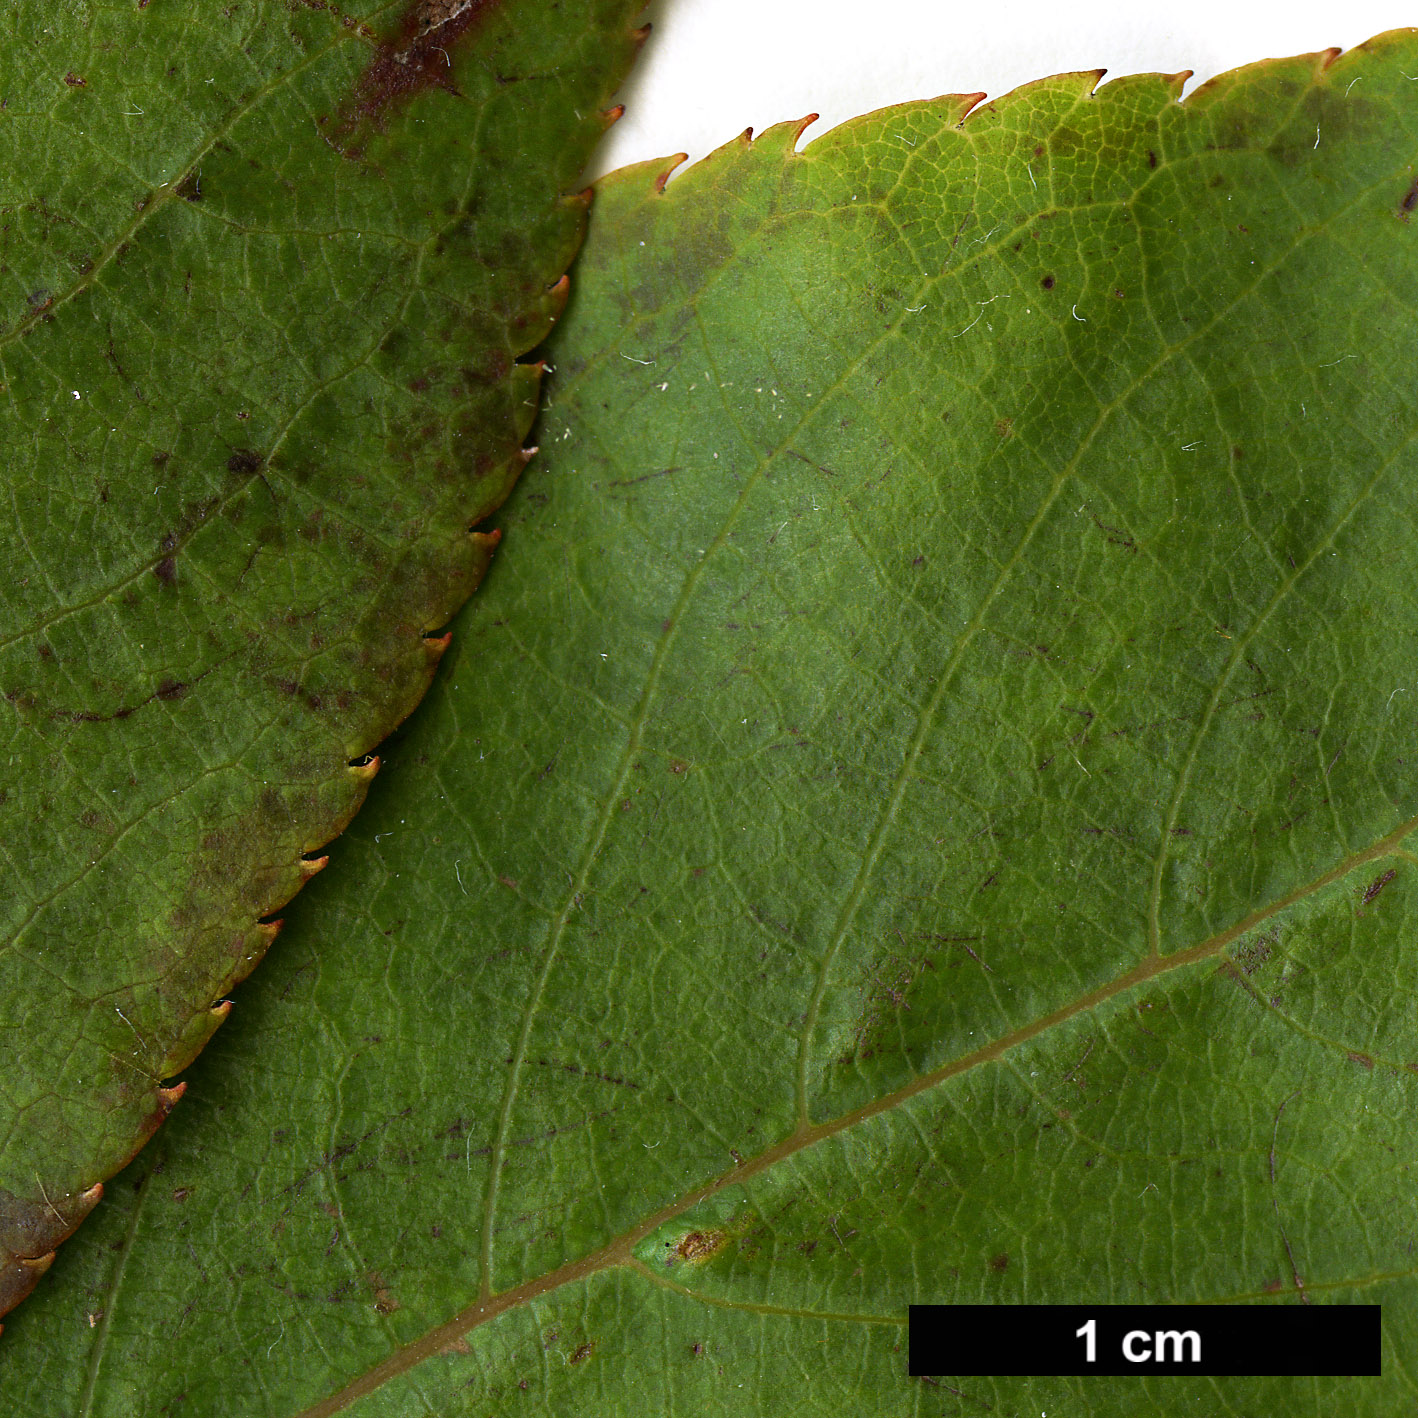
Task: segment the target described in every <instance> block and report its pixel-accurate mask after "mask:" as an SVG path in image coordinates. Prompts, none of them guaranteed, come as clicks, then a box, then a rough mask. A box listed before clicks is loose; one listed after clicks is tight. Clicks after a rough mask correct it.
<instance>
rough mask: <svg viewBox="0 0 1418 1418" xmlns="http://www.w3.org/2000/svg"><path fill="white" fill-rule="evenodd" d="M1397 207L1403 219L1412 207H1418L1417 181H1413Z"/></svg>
mask: <svg viewBox="0 0 1418 1418" xmlns="http://www.w3.org/2000/svg"><path fill="white" fill-rule="evenodd" d="M1398 206H1399V210H1400V211H1402V213H1403V214H1404V216H1405V217H1407V215H1408V213H1409V212H1411V211H1412V210H1413V209H1414V207H1418V179H1415V180H1414V183H1413V185H1412V186H1411V187H1410V188H1409V189H1408V191H1407V192H1405V193H1404V194H1403V201H1401V202H1400V203H1399V204H1398Z"/></svg>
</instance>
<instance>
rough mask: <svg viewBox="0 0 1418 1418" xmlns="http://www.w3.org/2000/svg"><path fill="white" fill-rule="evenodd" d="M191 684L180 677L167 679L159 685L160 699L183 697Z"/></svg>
mask: <svg viewBox="0 0 1418 1418" xmlns="http://www.w3.org/2000/svg"><path fill="white" fill-rule="evenodd" d="M188 688H189V686H188V685H186V684H184V683H183V682H182V681H181V680H180V679H165V680H163V682H162V683H161V684H160V685H158V698H159V699H181V698H182V696H183V695H184V694H186V693H187V690H188Z"/></svg>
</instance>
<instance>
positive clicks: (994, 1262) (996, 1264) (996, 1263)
mask: <svg viewBox="0 0 1418 1418" xmlns="http://www.w3.org/2000/svg"><path fill="white" fill-rule="evenodd" d="M990 1269H991V1270H993V1271H994V1272H995V1273H996V1274H999V1272H1000V1271H1003V1270H1008V1269H1009V1257H1008V1256H1007V1255H1006V1254H1005V1253H1004V1252H1003V1251H1001V1252H1000V1253H999V1255H997V1256H992V1257H991V1259H990Z"/></svg>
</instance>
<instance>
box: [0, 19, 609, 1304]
mask: <svg viewBox="0 0 1418 1418" xmlns="http://www.w3.org/2000/svg"><path fill="white" fill-rule="evenodd" d="M632 11H633V6H632V5H630V4H627V3H624V0H585V3H581V2H580V0H576V2H575V3H565V4H557V3H551V2H550V0H502V3H497V0H459V2H458V3H453V0H414V3H410V4H408V5H406V6H390V5H387V4H384V5H377V4H369V3H366V4H362V5H359V4H357V5H354V6H352V7H350V8H348V9H341V8H340V7H338V6H333V5H327V4H324V3H318V4H317V3H292V4H285V3H277V0H240V3H236V4H232V5H228V6H226V7H219V6H206V7H200V13H199V12H198V10H196V9H194V8H193V7H192V6H188V5H183V4H175V3H172V0H155V3H151V4H149V3H148V0H143V3H141V4H137V5H135V4H133V3H123V4H117V3H99V4H92V5H83V6H61V7H58V8H56V7H55V6H53V5H48V4H39V3H29V0H26V3H22V4H18V5H11V6H9V7H7V10H6V14H5V16H4V18H3V19H0V55H3V58H0V89H3V94H4V106H3V110H0V173H3V174H4V176H3V177H0V211H3V213H4V216H3V220H0V394H3V398H0V442H3V446H4V449H5V472H4V486H5V494H6V495H5V502H6V507H7V512H6V515H5V517H4V521H3V526H0V560H3V563H4V565H5V567H6V576H5V578H4V581H3V585H0V696H3V697H2V698H0V744H2V745H3V752H4V758H3V760H0V761H3V762H4V763H5V764H6V765H7V766H6V768H5V770H4V774H3V778H0V869H3V872H4V877H5V883H6V885H5V890H4V891H3V893H0V1054H3V1058H4V1063H5V1067H4V1073H3V1081H0V1312H3V1311H4V1310H5V1309H7V1308H8V1307H9V1306H10V1305H11V1304H13V1303H15V1302H16V1300H18V1299H19V1298H21V1297H23V1295H24V1294H25V1293H26V1292H27V1291H28V1289H29V1288H30V1287H31V1286H32V1285H33V1283H34V1281H35V1279H36V1278H37V1276H38V1274H39V1273H40V1272H41V1271H42V1269H43V1268H44V1267H45V1266H46V1265H47V1264H48V1263H49V1257H50V1254H51V1253H52V1250H53V1247H54V1245H55V1244H56V1243H57V1242H58V1241H60V1240H62V1239H63V1237H64V1236H65V1235H66V1234H67V1233H68V1231H69V1230H70V1229H71V1228H72V1227H73V1226H74V1225H75V1224H76V1223H77V1222H78V1220H80V1219H81V1218H82V1216H83V1215H84V1214H85V1213H86V1212H87V1211H88V1210H89V1209H90V1208H91V1207H92V1206H93V1205H94V1204H95V1202H96V1201H97V1199H98V1195H99V1188H98V1187H97V1186H96V1185H95V1184H96V1183H99V1182H101V1181H102V1180H103V1179H104V1178H106V1177H108V1176H110V1175H111V1174H112V1173H113V1172H115V1171H116V1170H117V1169H118V1168H119V1167H121V1166H122V1165H123V1164H124V1162H126V1161H127V1160H128V1158H130V1157H131V1156H132V1154H133V1153H134V1151H135V1150H136V1149H137V1148H138V1147H139V1146H141V1144H142V1142H143V1141H144V1140H145V1139H146V1137H147V1136H148V1135H149V1134H150V1133H151V1132H152V1131H153V1129H154V1128H155V1127H156V1126H157V1125H158V1124H159V1123H160V1122H161V1121H162V1119H163V1117H164V1116H165V1115H166V1113H167V1111H168V1109H169V1108H170V1107H171V1106H172V1104H173V1102H174V1101H175V1099H176V1096H177V1094H176V1093H174V1092H173V1091H172V1090H170V1089H167V1088H165V1087H164V1082H165V1080H167V1079H169V1078H170V1077H171V1076H172V1075H173V1074H175V1073H177V1072H178V1071H179V1070H181V1069H182V1068H185V1067H186V1065H187V1064H188V1063H189V1062H190V1061H191V1059H192V1058H193V1056H194V1055H195V1054H196V1052H197V1051H198V1050H199V1049H200V1048H201V1047H202V1045H203V1044H204V1043H205V1042H206V1040H207V1038H208V1037H209V1036H210V1035H211V1033H212V1031H213V1030H214V1029H215V1028H216V1027H217V1026H218V1024H220V1023H221V1021H222V1019H224V1018H225V1016H226V1010H227V1008H228V1007H229V1006H228V1005H226V1004H223V1003H221V1001H222V996H223V994H224V993H225V992H226V991H227V990H228V989H229V988H230V987H231V986H232V985H233V984H234V983H235V982H236V981H238V980H240V979H241V978H242V977H243V976H245V975H246V974H247V973H248V972H249V971H250V970H251V969H252V968H253V967H254V966H255V964H256V962H257V961H258V960H259V959H260V957H261V955H262V953H263V952H264V951H265V949H266V948H267V946H268V945H269V943H270V941H271V939H272V937H273V936H274V934H275V930H276V927H275V925H274V924H272V923H270V922H269V921H265V920H263V919H262V918H263V917H268V916H269V915H270V913H272V912H273V911H275V910H276V909H277V908H279V907H280V906H281V905H282V904H283V903H284V902H286V901H287V900H288V899H289V898H290V897H291V896H292V894H293V893H294V892H296V891H297V890H298V889H299V888H300V886H301V884H302V883H303V882H304V881H305V880H306V879H307V878H308V877H309V876H310V875H311V874H312V873H313V872H315V871H317V870H319V868H320V866H321V865H322V864H323V863H322V862H321V861H320V860H319V859H317V858H315V857H314V856H313V853H314V852H315V850H316V849H318V848H319V847H320V846H321V844H323V843H324V842H326V841H327V840H328V839H329V838H331V837H332V836H334V835H335V833H337V832H338V831H339V830H340V829H341V828H342V827H343V826H344V824H345V823H346V822H347V821H348V820H349V818H350V816H351V815H352V814H353V813H354V812H355V810H356V809H357V807H358V806H359V803H360V801H361V799H362V798H363V796H364V792H365V789H366V786H367V784H368V782H369V780H370V778H371V777H372V775H373V773H374V768H375V765H373V764H370V763H367V762H366V761H364V756H365V755H367V754H368V753H369V751H370V750H371V749H373V748H374V746H375V745H376V744H377V743H378V741H379V740H380V739H381V738H382V737H383V736H384V735H385V734H386V733H387V732H388V731H389V730H390V729H391V728H392V727H393V726H394V725H395V724H396V723H398V722H399V720H400V719H402V718H403V716H404V715H405V714H406V713H408V711H409V710H410V709H411V708H412V707H413V705H414V704H415V703H416V702H417V701H418V699H419V697H420V696H421V695H422V693H423V691H424V689H425V688H426V687H427V684H428V682H429V678H430V676H431V675H432V672H433V668H434V666H435V664H436V663H437V660H438V657H439V655H440V654H441V653H442V651H443V649H444V647H445V645H446V640H444V639H442V638H429V636H430V633H431V632H434V631H437V630H439V629H440V628H441V627H442V626H443V625H444V624H445V622H447V621H448V620H449V619H450V617H451V616H452V614H453V612H454V611H455V610H456V609H457V608H458V606H460V605H461V604H462V602H463V601H464V600H465V599H466V598H467V596H468V594H469V593H470V591H471V590H472V589H473V587H474V586H475V585H476V583H477V580H478V578H479V577H480V576H481V574H482V571H483V568H484V567H485V565H486V563H487V560H488V557H489V555H490V553H491V548H492V545H493V543H494V540H495V539H494V538H490V537H488V536H486V535H483V534H477V535H470V528H471V527H472V525H473V524H474V523H476V522H477V521H479V520H480V519H482V518H484V517H485V516H486V515H487V514H488V513H489V512H491V511H492V510H493V509H494V508H495V507H496V506H497V505H498V504H499V503H500V502H501V500H502V498H503V497H504V496H505V495H506V492H507V490H508V488H509V487H510V486H511V484H512V481H513V479H514V478H515V477H516V475H517V473H518V472H519V471H520V470H521V467H522V464H523V462H524V461H525V456H524V454H523V453H522V438H523V435H524V434H525V433H526V431H527V428H528V426H529V424H530V422H531V419H532V416H533V413H534V410H535V404H536V398H537V386H538V377H539V371H538V369H537V368H535V367H530V366H522V365H518V364H516V363H515V360H516V359H517V357H518V356H520V355H522V354H523V353H525V352H526V351H527V350H528V349H529V348H530V346H532V345H533V344H535V343H536V342H537V341H538V340H539V339H540V338H542V336H543V335H544V334H545V332H546V331H547V329H548V328H549V327H550V324H551V322H552V320H553V319H554V318H555V316H556V314H557V313H558V312H559V310H560V308H561V305H562V303H563V301H564V299H565V287H564V285H558V284H557V282H558V278H559V277H560V276H561V274H562V273H563V272H564V270H565V268H566V266H567V264H568V263H569V261H570V259H571V256H572V254H573V252H574V250H575V247H576V244H577V242H578V239H579V236H580V233H581V228H582V223H583V214H584V206H585V204H584V202H583V201H582V200H581V199H579V198H570V197H564V196H563V195H562V194H563V193H565V192H567V191H568V190H569V189H570V188H571V187H572V186H573V185H574V183H575V181H576V178H577V174H578V171H579V169H580V167H581V165H582V163H583V162H584V160H585V157H586V154H587V152H588V151H589V147H590V144H591V143H592V142H593V141H594V139H595V137H597V136H598V135H599V133H600V132H601V130H602V129H603V128H604V126H605V121H606V120H605V117H604V114H603V113H602V112H601V110H602V108H603V107H604V104H605V103H606V102H607V100H608V98H609V95H610V92H611V90H612V89H613V88H614V86H615V83H616V81H617V80H618V79H619V78H620V76H621V75H622V74H623V73H624V71H625V69H626V67H627V66H628V63H629V60H630V56H631V54H632V53H633V50H634V46H635V37H634V35H633V34H632V32H631V29H630V25H631V22H632V21H633V19H634V15H633V13H632Z"/></svg>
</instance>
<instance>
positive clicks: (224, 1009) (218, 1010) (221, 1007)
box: [210, 999, 231, 1024]
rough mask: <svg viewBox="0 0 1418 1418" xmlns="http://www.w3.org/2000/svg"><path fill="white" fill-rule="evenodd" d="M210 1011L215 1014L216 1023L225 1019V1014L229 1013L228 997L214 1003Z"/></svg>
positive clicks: (229, 1002) (229, 1003)
mask: <svg viewBox="0 0 1418 1418" xmlns="http://www.w3.org/2000/svg"><path fill="white" fill-rule="evenodd" d="M210 1013H212V1014H215V1015H216V1016H217V1023H218V1024H220V1023H221V1022H222V1020H223V1019H225V1018H226V1017H227V1015H229V1014H230V1013H231V1001H230V1000H229V999H224V1000H222V1002H221V1003H220V1004H214V1005H213V1006H212V1008H211V1010H210Z"/></svg>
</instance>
